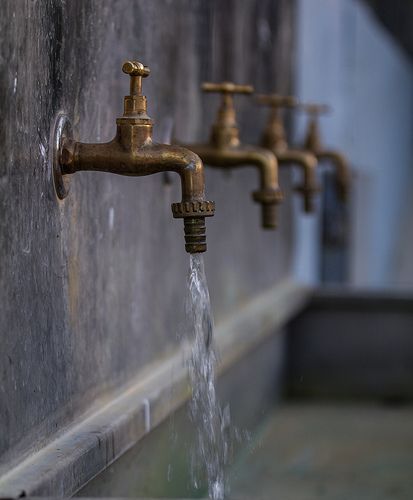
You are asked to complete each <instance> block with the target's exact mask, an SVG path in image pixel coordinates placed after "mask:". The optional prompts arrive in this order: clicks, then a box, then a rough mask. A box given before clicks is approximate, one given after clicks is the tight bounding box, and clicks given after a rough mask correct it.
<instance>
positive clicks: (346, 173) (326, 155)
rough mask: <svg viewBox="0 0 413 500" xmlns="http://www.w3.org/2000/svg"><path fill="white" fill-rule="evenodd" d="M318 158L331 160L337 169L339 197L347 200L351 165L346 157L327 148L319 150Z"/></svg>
mask: <svg viewBox="0 0 413 500" xmlns="http://www.w3.org/2000/svg"><path fill="white" fill-rule="evenodd" d="M317 158H318V160H319V161H320V162H321V161H323V160H325V161H330V162H331V163H332V164H333V165H334V167H335V170H336V189H337V195H338V197H339V199H340V200H341V201H343V202H346V201H347V199H348V194H349V191H350V183H351V176H350V167H349V164H348V162H347V159H346V157H345V156H344V155H343V154H342V153H340V152H339V151H334V150H331V149H325V150H321V151H318V152H317Z"/></svg>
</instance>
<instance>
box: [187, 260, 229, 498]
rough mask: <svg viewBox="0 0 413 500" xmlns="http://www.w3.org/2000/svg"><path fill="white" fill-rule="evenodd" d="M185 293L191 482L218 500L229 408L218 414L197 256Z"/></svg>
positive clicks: (206, 300)
mask: <svg viewBox="0 0 413 500" xmlns="http://www.w3.org/2000/svg"><path fill="white" fill-rule="evenodd" d="M187 290H188V294H187V299H186V304H185V305H186V316H187V319H188V327H189V335H190V339H191V341H192V344H191V345H192V348H191V355H190V357H189V376H190V380H191V385H192V398H191V401H190V405H189V409H190V417H191V419H192V421H193V422H194V424H195V428H196V443H195V446H194V449H193V450H192V457H191V458H192V459H191V466H192V470H191V475H192V482H193V486H194V487H195V488H196V489H198V488H200V487H201V486H200V485H201V484H202V478H204V477H205V478H206V481H207V484H208V493H209V497H210V498H212V499H214V500H222V499H223V498H224V495H225V465H226V463H227V461H228V442H229V441H228V439H227V433H228V430H229V425H230V414H229V407H226V408H225V410H224V411H222V409H221V407H220V405H219V403H218V401H217V397H216V392H215V363H216V353H215V349H214V342H213V328H214V327H213V319H212V314H211V305H210V300H209V292H208V285H207V281H206V276H205V271H204V261H203V257H202V255H200V254H194V255H191V261H190V269H189V273H188V287H187Z"/></svg>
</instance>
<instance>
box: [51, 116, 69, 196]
mask: <svg viewBox="0 0 413 500" xmlns="http://www.w3.org/2000/svg"><path fill="white" fill-rule="evenodd" d="M71 139H73V131H72V125H71V123H70V120H69V118H68V117H67V116H66V115H65V114H63V113H60V114H59V115H58V116H57V118H56V122H55V125H54V128H53V135H52V148H53V149H52V151H53V153H52V154H53V156H52V174H53V184H54V188H55V191H56V195H57V196H58V198H59V199H61V200H63V199H64V198H66V196H67V195H68V194H69V182H70V175H63V174H62V168H61V165H60V153H61V148H62V144H63V143H64V142H65V141H66V140H71Z"/></svg>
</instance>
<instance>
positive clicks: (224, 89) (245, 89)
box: [201, 82, 254, 94]
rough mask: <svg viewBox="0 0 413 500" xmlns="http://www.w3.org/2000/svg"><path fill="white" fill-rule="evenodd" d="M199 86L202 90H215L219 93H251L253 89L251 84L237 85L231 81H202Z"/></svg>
mask: <svg viewBox="0 0 413 500" xmlns="http://www.w3.org/2000/svg"><path fill="white" fill-rule="evenodd" d="M201 88H202V90H203V91H204V92H217V93H221V94H252V93H253V91H254V87H252V86H251V85H237V84H235V83H232V82H222V83H211V82H204V83H203V84H202V86H201Z"/></svg>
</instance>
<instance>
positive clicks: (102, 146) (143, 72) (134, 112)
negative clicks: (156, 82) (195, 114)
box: [54, 61, 215, 253]
mask: <svg viewBox="0 0 413 500" xmlns="http://www.w3.org/2000/svg"><path fill="white" fill-rule="evenodd" d="M122 70H123V72H124V73H126V74H128V75H129V76H130V95H127V96H125V98H124V113H123V116H122V117H121V118H118V119H117V120H116V126H117V131H116V136H115V137H114V139H112V140H111V141H110V142H107V143H99V144H86V143H82V142H76V141H74V140H73V138H71V137H70V134H69V136H68V137H64V138H63V139H62V141H61V144H60V145H59V149H58V152H57V158H58V162H57V165H55V172H54V174H55V185H56V190H57V193H58V195H59V197H60V198H64V197H65V196H66V195H67V189H66V187H65V186H66V183H65V182H64V180H63V176H67V175H69V174H74V173H75V172H80V171H86V170H88V171H99V172H111V173H114V174H120V175H128V176H143V175H151V174H156V173H159V172H166V171H172V172H177V173H178V174H179V175H180V177H181V185H182V201H181V202H179V203H173V204H172V213H173V216H174V217H175V218H183V219H184V231H185V249H186V251H187V252H189V253H198V252H205V251H206V235H205V217H210V216H212V215H214V209H215V207H214V203H213V202H212V201H207V200H206V199H205V182H204V168H203V164H202V161H201V159H200V158H199V157H198V156H197V155H196V154H195V153H193V152H192V151H189V150H188V149H185V148H183V147H179V146H169V145H165V144H155V143H153V142H152V126H153V122H152V120H151V119H150V118H149V116H148V115H147V114H146V97H145V96H144V95H142V78H143V77H146V76H148V75H149V68H148V67H146V66H144V65H143V64H141V63H140V62H137V61H127V62H125V63H124V65H123V67H122ZM154 205H156V203H154Z"/></svg>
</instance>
